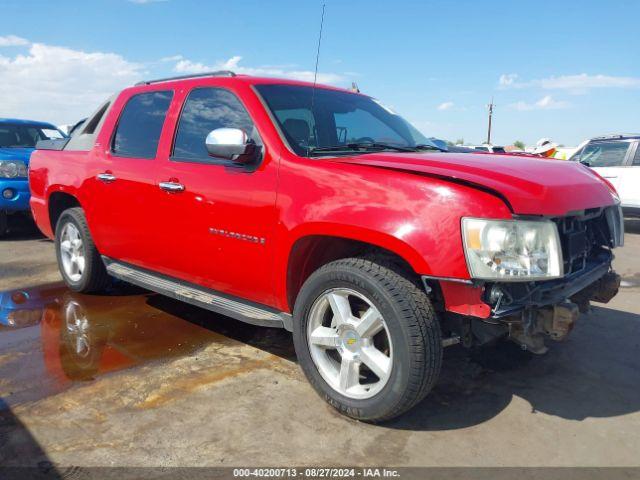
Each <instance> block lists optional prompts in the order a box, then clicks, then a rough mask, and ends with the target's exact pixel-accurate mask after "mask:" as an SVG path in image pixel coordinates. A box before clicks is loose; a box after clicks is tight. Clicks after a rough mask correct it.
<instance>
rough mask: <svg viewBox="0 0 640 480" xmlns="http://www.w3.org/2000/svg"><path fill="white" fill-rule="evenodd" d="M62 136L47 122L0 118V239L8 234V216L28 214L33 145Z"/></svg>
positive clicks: (62, 134) (62, 135) (62, 136)
mask: <svg viewBox="0 0 640 480" xmlns="http://www.w3.org/2000/svg"><path fill="white" fill-rule="evenodd" d="M64 137H65V135H64V133H62V132H61V131H60V130H58V128H57V127H55V126H53V125H51V124H50V123H46V122H34V121H31V120H17V119H12V118H0V236H2V235H4V234H5V233H6V232H7V217H8V216H9V214H13V213H20V212H23V213H26V214H30V212H31V210H30V208H29V196H30V195H29V181H28V179H27V172H28V166H29V158H30V157H31V152H33V150H34V148H35V146H36V143H37V142H38V141H40V140H50V139H55V138H64Z"/></svg>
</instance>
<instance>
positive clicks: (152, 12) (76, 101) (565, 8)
mask: <svg viewBox="0 0 640 480" xmlns="http://www.w3.org/2000/svg"><path fill="white" fill-rule="evenodd" d="M322 3H323V1H322V0H318V1H315V0H314V1H302V0H298V1H278V0H272V1H242V0H234V1H232V2H230V1H223V2H222V1H220V2H219V1H196V0H164V1H149V0H146V1H145V0H137V1H132V0H92V1H83V2H80V1H64V0H63V1H61V0H58V1H56V2H51V1H36V0H32V1H29V0H4V1H3V2H2V9H1V10H2V20H3V21H2V22H0V79H2V81H3V84H4V85H3V88H2V90H0V117H1V116H9V115H11V116H20V117H34V116H37V117H38V119H43V120H49V121H53V122H55V123H58V124H62V123H72V122H74V121H75V120H76V119H78V118H80V117H81V116H85V115H86V114H88V113H90V112H91V111H92V110H93V109H94V108H95V107H96V106H97V104H98V103H99V102H100V101H101V100H102V98H104V97H105V96H107V95H108V94H109V93H111V92H113V91H116V90H117V89H119V88H121V87H123V86H126V85H129V84H131V83H133V82H135V81H136V80H138V79H141V78H145V77H155V76H164V75H171V74H176V73H187V72H197V71H201V70H206V69H209V68H220V67H233V68H235V69H236V70H238V71H240V72H245V73H258V74H269V75H280V76H293V77H297V78H309V77H310V76H311V75H312V72H313V68H314V65H315V50H316V42H317V36H318V27H319V20H320V12H321V8H322ZM324 3H326V16H325V28H324V34H323V44H322V51H321V55H320V68H319V71H320V73H321V75H320V80H322V81H325V82H330V83H334V84H337V85H342V86H348V85H350V84H351V82H352V81H355V82H357V83H358V85H359V87H360V89H361V90H362V91H363V92H364V93H367V94H370V95H372V96H375V97H377V98H379V99H380V100H381V101H382V102H383V103H385V104H386V105H389V106H390V107H392V108H394V109H395V110H396V111H398V112H399V113H401V114H402V115H403V116H405V117H406V118H407V119H409V120H410V121H411V122H413V123H414V124H415V125H416V126H417V127H418V128H419V129H420V130H422V131H423V132H424V133H425V134H427V135H429V136H431V135H435V136H438V137H441V138H446V139H450V140H455V139H457V138H464V139H465V141H466V142H467V143H476V142H482V141H483V140H484V138H485V136H486V104H487V103H488V102H489V100H490V99H491V97H492V96H493V97H494V101H495V104H496V108H495V116H494V135H493V138H494V143H511V142H513V141H514V140H523V141H525V142H526V143H533V142H535V141H536V140H537V139H538V138H540V137H543V136H544V137H551V138H552V139H553V140H555V141H557V142H559V143H563V144H566V145H576V144H578V143H579V142H580V141H581V140H583V139H585V138H587V137H589V136H593V135H599V134H605V133H612V132H630V131H635V132H637V131H640V125H639V123H640V62H639V60H640V53H639V52H638V46H639V45H640V28H639V25H640V1H637V0H609V1H608V2H603V1H592V0H582V1H561V0H556V1H513V0H512V1H484V2H481V1H467V0H464V1H455V2H454V1H450V2H446V1H395V2H390V1H389V2H382V1H378V2H373V1H363V0H362V1H361V0H353V1H338V0H326V1H325V2H324Z"/></svg>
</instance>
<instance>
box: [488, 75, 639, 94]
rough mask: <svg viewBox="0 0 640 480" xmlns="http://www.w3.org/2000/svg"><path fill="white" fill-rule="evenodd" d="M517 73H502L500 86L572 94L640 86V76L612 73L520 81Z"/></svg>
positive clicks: (499, 80)
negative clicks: (617, 75)
mask: <svg viewBox="0 0 640 480" xmlns="http://www.w3.org/2000/svg"><path fill="white" fill-rule="evenodd" d="M519 78H520V77H519V76H518V75H517V74H515V73H509V74H504V75H500V78H499V79H498V86H499V87H500V88H503V89H505V88H531V87H537V88H542V89H545V90H565V91H567V92H568V93H572V94H585V93H587V92H588V91H589V90H591V89H595V88H640V77H615V76H611V75H589V74H586V73H581V74H578V75H559V76H551V77H547V78H540V79H535V80H529V81H520V80H519Z"/></svg>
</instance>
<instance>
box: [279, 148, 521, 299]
mask: <svg viewBox="0 0 640 480" xmlns="http://www.w3.org/2000/svg"><path fill="white" fill-rule="evenodd" d="M287 163H288V162H286V161H285V162H284V164H283V168H282V170H281V190H280V192H279V196H278V209H279V211H280V218H281V222H280V224H279V228H278V235H277V237H278V248H277V251H276V258H275V275H276V277H275V278H276V280H277V281H276V283H278V281H279V285H277V287H276V289H277V291H276V296H277V297H278V298H280V299H283V297H285V295H283V292H285V291H286V278H287V268H288V260H289V255H290V252H291V249H292V247H293V245H294V244H295V243H296V241H298V240H299V239H300V238H303V237H305V236H309V235H324V236H331V237H338V238H348V239H351V240H357V241H359V242H363V243H368V244H371V245H375V246H377V247H381V248H384V249H386V250H389V251H391V252H393V253H395V254H397V255H399V256H400V257H401V258H403V259H404V260H405V261H406V262H407V263H408V264H409V265H411V267H412V268H413V270H414V271H415V272H416V273H417V274H420V275H431V276H437V277H448V278H457V279H463V280H467V279H469V272H468V270H467V265H466V261H465V257H464V251H463V245H462V236H461V233H460V223H461V219H462V217H465V216H474V217H486V218H511V211H510V210H509V208H508V207H507V205H506V204H505V203H504V201H503V200H502V199H500V198H498V197H497V196H494V195H493V194H491V193H489V192H485V191H482V190H478V189H476V188H473V187H471V186H468V185H464V184H460V183H456V182H455V181H447V180H444V179H439V178H433V177H426V176H421V175H416V174H413V173H407V172H395V171H389V170H382V169H378V168H375V167H368V166H362V165H347V164H337V163H332V164H330V165H329V164H328V163H327V162H322V161H308V162H304V165H303V162H302V161H298V162H296V164H289V165H287ZM283 304H284V302H283Z"/></svg>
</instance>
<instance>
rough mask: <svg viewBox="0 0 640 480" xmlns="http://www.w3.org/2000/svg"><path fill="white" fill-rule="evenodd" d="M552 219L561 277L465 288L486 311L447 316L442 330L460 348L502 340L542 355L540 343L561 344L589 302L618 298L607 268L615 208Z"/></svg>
mask: <svg viewBox="0 0 640 480" xmlns="http://www.w3.org/2000/svg"><path fill="white" fill-rule="evenodd" d="M552 220H553V222H554V223H555V224H556V226H557V229H558V234H559V240H560V245H561V248H562V261H563V272H564V275H563V276H562V277H561V278H556V279H552V280H542V281H531V282H526V281H520V282H514V281H495V282H491V281H480V282H478V281H476V282H474V283H473V284H471V285H468V286H467V288H468V289H474V290H475V291H476V292H479V295H478V296H479V300H480V301H481V302H482V303H483V304H484V306H485V307H488V311H487V314H486V315H484V317H485V318H478V316H471V315H460V314H456V312H453V313H452V312H451V311H449V312H448V313H447V315H445V320H444V325H443V327H444V328H445V330H448V331H450V332H451V333H452V335H454V336H456V337H459V338H460V341H461V342H462V343H463V344H464V345H465V346H473V345H482V344H487V343H490V342H493V341H495V340H497V339H501V338H507V339H509V340H511V341H513V342H515V343H517V344H519V345H520V346H521V347H522V348H523V349H525V350H528V351H531V352H532V353H536V354H544V353H546V352H547V350H548V348H547V346H546V345H545V338H549V339H551V340H554V341H561V340H564V339H565V338H566V337H567V336H568V335H569V333H570V332H571V330H572V329H573V327H574V325H575V323H576V321H577V319H578V316H579V314H580V313H586V312H588V311H589V309H590V302H591V301H595V302H600V303H607V302H609V301H610V300H611V299H612V298H613V297H614V296H615V295H616V294H617V293H618V289H619V287H620V276H619V275H618V274H616V273H615V272H614V271H613V270H612V265H611V264H612V261H613V258H614V256H613V253H612V249H613V248H614V247H617V246H620V245H622V243H623V234H624V233H623V223H622V215H621V212H620V210H619V207H617V206H614V207H607V208H601V209H591V210H587V211H584V212H580V214H578V215H573V216H567V217H561V218H556V219H552ZM443 290H446V288H444V289H443ZM449 310H450V309H449ZM477 310H478V309H476V311H477Z"/></svg>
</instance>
